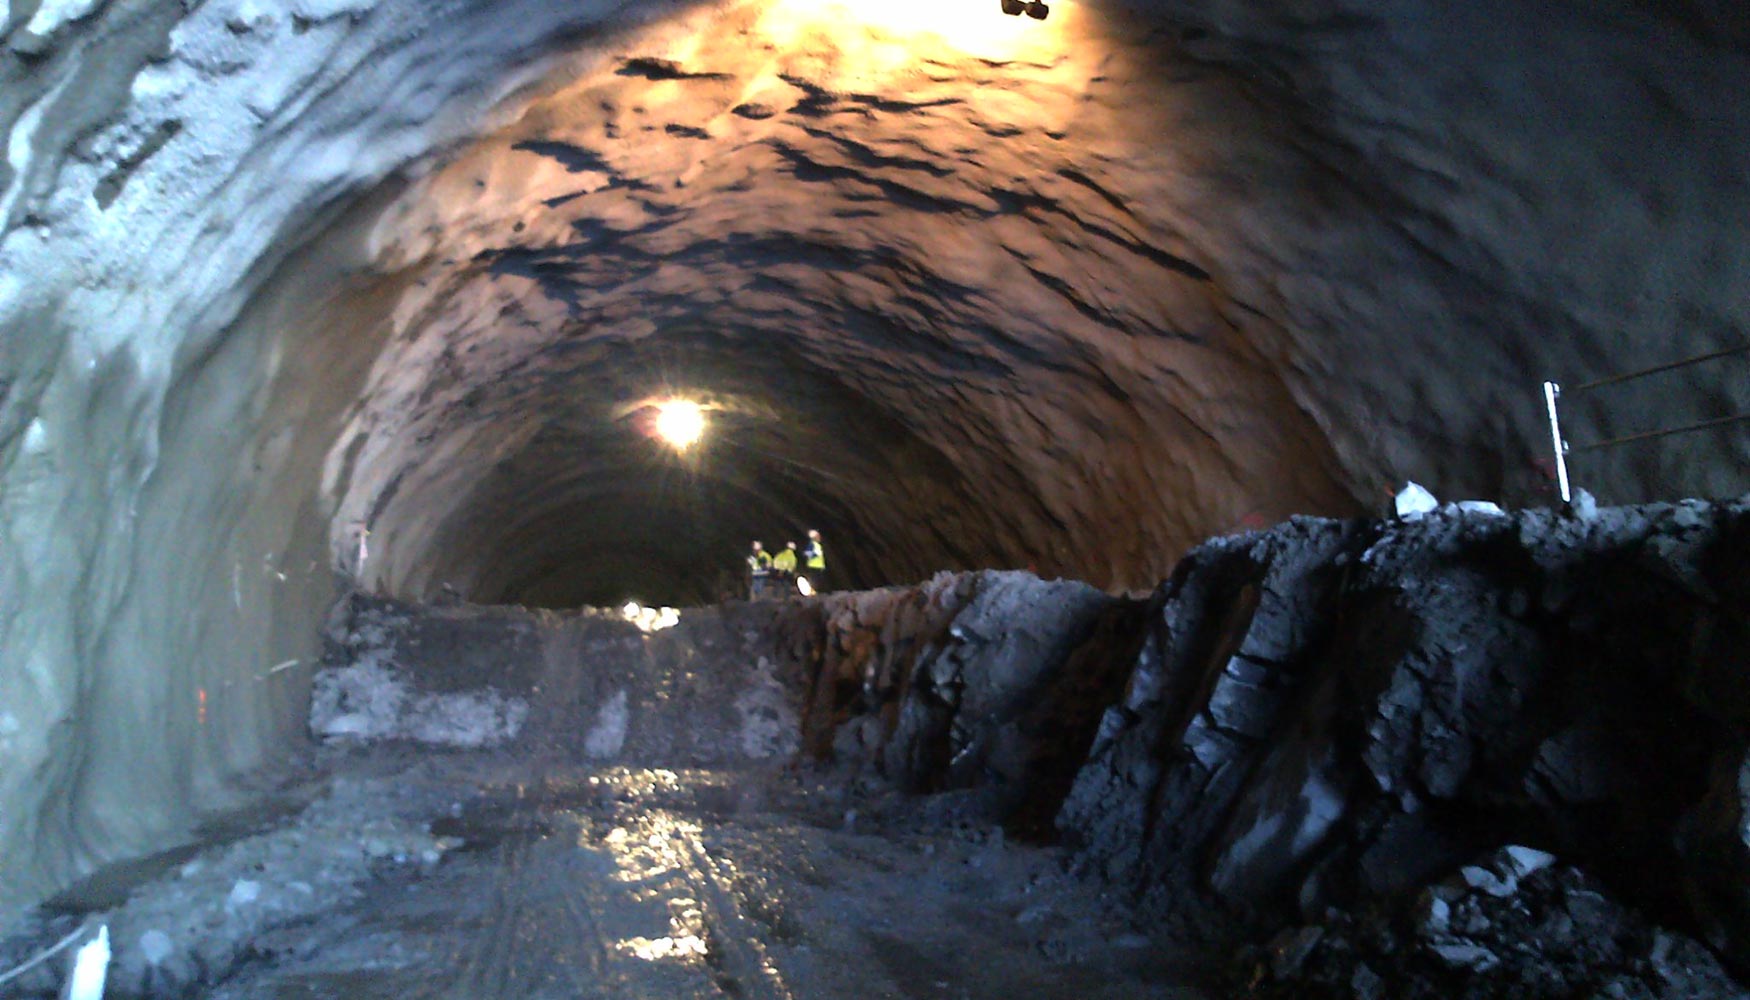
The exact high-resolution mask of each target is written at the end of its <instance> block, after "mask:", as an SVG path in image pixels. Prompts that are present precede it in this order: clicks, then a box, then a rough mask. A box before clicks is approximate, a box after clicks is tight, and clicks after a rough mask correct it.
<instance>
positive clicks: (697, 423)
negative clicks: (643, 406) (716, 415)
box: [656, 399, 705, 451]
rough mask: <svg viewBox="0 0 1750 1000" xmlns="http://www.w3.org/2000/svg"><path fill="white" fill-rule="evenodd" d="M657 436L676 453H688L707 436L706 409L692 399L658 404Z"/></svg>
mask: <svg viewBox="0 0 1750 1000" xmlns="http://www.w3.org/2000/svg"><path fill="white" fill-rule="evenodd" d="M656 435H657V437H660V438H662V439H663V440H664V441H666V442H668V444H669V446H670V447H672V448H674V450H676V451H686V450H687V449H688V448H690V447H692V446H693V445H694V444H697V443H698V441H699V439H700V438H701V437H704V436H705V408H704V407H702V406H700V405H699V404H698V403H695V402H693V401H692V400H690V399H671V400H668V401H666V402H662V403H658V404H656Z"/></svg>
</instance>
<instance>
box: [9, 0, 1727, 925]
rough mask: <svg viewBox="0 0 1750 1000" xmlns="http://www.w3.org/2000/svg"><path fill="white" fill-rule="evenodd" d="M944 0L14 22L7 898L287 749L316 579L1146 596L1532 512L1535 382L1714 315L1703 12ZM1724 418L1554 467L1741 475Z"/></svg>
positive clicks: (227, 0) (1690, 376)
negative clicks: (1471, 514)
mask: <svg viewBox="0 0 1750 1000" xmlns="http://www.w3.org/2000/svg"><path fill="white" fill-rule="evenodd" d="M978 6H979V5H978V4H976V3H969V4H964V5H955V6H954V7H953V8H952V9H949V8H947V7H946V6H945V5H942V4H933V3H926V2H923V0H890V2H887V3H879V4H875V3H862V4H841V3H834V2H829V0H732V2H715V3H709V4H698V3H687V2H668V3H643V2H639V3H630V2H619V3H616V2H613V0H594V2H582V3H564V4H555V3H550V2H547V0H510V2H495V3H476V2H466V0H288V2H286V3H283V4H262V3H258V2H254V0H213V2H208V3H200V4H188V3H176V2H172V0H115V2H110V3H85V2H70V3H59V2H36V0H24V2H20V3H14V4H10V5H8V6H7V7H6V8H5V9H4V11H3V12H0V41H3V46H4V51H0V125H4V127H5V128H6V130H7V139H8V141H7V144H6V148H7V155H6V157H5V163H4V164H0V664H3V665H4V669H3V670H0V907H10V906H12V905H15V904H14V903H13V902H12V901H15V900H18V901H25V900H30V899H34V898H38V897H40V896H42V895H43V894H45V893H47V892H49V891H51V890H52V889H53V888H54V887H56V886H59V885H62V884H65V883H66V882H67V881H68V880H70V879H71V878H73V877H75V876H76V875H78V874H79V873H81V872H83V871H86V870H88V869H89V868H90V867H91V866H92V865H94V864H96V863H97V862H99V861H102V860H105V859H113V858H116V857H119V856H124V855H134V854H139V853H143V852H148V851H152V850H156V849H159V848H162V847H164V846H166V845H167V843H168V842H169V841H171V840H173V839H174V838H175V837H176V835H177V834H178V833H179V832H182V831H186V830H187V828H188V827H189V825H190V823H191V822H192V821H193V818H194V816H195V813H196V812H197V811H198V807H199V806H202V805H211V804H215V803H219V802H223V801H225V800H227V799H228V798H230V797H231V795H230V793H229V791H228V789H229V785H228V779H229V778H231V777H233V776H235V775H236V774H238V773H239V772H242V771H245V770H247V769H249V768H251V767H254V766H256V765H258V764H261V763H262V762H264V761H268V760H273V759H275V758H276V757H277V755H278V754H279V752H280V751H281V750H282V749H283V748H285V747H287V746H288V745H291V743H292V742H293V741H296V740H298V739H301V738H302V737H303V735H304V711H305V708H306V705H307V695H308V693H309V685H310V680H311V678H310V673H311V670H312V669H313V667H314V664H315V663H316V661H317V659H318V657H317V649H316V642H315V639H314V638H313V636H314V633H315V629H314V628H313V625H314V623H316V622H317V621H319V620H320V616H321V615H322V613H323V611H324V610H325V609H326V608H327V607H328V606H329V605H330V604H331V603H332V601H333V599H334V597H335V595H336V593H337V588H336V586H335V581H334V580H333V578H332V570H335V569H340V570H342V571H343V572H345V573H347V574H350V575H353V576H356V577H358V578H360V579H362V580H363V581H364V582H365V583H366V584H368V585H370V586H376V587H381V588H382V589H383V590H385V591H387V592H389V593H393V594H396V595H399V596H403V597H426V598H429V597H433V596H435V595H437V594H438V593H440V592H442V589H443V587H444V586H445V585H446V584H449V585H453V586H454V588H455V589H456V590H457V591H458V592H460V593H462V594H464V595H465V596H467V597H469V598H471V599H474V600H478V601H498V600H515V601H522V602H527V603H531V604H547V605H553V606H575V605H576V604H578V603H580V602H583V601H590V602H594V603H611V602H618V601H621V600H624V599H627V598H639V599H649V600H654V601H667V602H670V603H683V602H698V601H705V600H708V599H711V598H713V597H715V596H717V595H718V594H719V593H720V592H721V590H722V588H721V587H720V586H718V584H719V583H720V581H719V579H717V578H718V575H719V574H718V571H719V569H720V568H723V567H728V566H732V565H734V559H735V554H736V553H737V552H739V551H740V550H741V549H742V548H743V547H744V546H745V544H746V541H747V540H748V539H749V538H752V537H762V536H765V537H766V540H767V541H768V542H770V541H773V540H774V539H773V536H772V533H773V532H780V533H782V534H784V535H789V534H792V533H798V532H800V530H802V529H804V528H806V527H810V526H814V527H819V528H822V529H824V530H825V533H826V536H827V539H828V544H829V546H830V547H832V550H833V552H834V553H835V557H834V558H835V569H836V570H838V571H841V572H842V573H843V574H844V576H843V579H844V580H845V581H848V582H851V583H855V584H858V585H873V584H879V583H883V582H887V581H893V580H901V579H906V580H910V579H918V578H921V577H923V576H925V575H927V574H928V573H931V572H934V571H936V570H938V569H941V568H943V567H960V568H965V567H974V566H1005V567H1019V566H1032V567H1035V568H1037V569H1038V570H1040V571H1041V572H1044V573H1046V574H1047V575H1058V574H1063V575H1070V576H1075V577H1077V578H1082V579H1086V580H1089V581H1091V582H1092V583H1093V584H1094V585H1096V586H1100V587H1113V588H1123V587H1142V588H1148V587H1152V586H1154V585H1155V584H1156V583H1157V582H1158V581H1159V579H1160V578H1161V577H1163V576H1164V575H1165V574H1166V573H1167V572H1169V571H1170V569H1171V567H1172V566H1173V565H1174V564H1175V563H1176V562H1177V560H1178V559H1179V557H1180V554H1181V553H1182V551H1183V550H1184V549H1185V548H1186V547H1188V546H1189V545H1192V544H1194V543H1195V542H1196V541H1198V540H1199V539H1201V538H1203V537H1205V536H1207V535H1209V534H1211V533H1215V532H1220V531H1225V530H1229V529H1231V528H1232V527H1234V526H1236V525H1242V524H1244V525H1254V526H1261V525H1263V524H1267V523H1271V522H1273V521H1275V520H1277V519H1279V518H1280V517H1283V516H1286V515H1288V514H1290V513H1294V512H1314V513H1319V514H1326V515H1349V514H1353V513H1356V512H1358V511H1360V510H1363V509H1365V508H1368V507H1372V506H1374V505H1376V504H1378V503H1380V502H1382V501H1383V499H1384V495H1385V494H1384V491H1385V490H1386V489H1387V488H1388V486H1396V485H1397V484H1398V483H1399V482H1400V481H1401V480H1402V479H1404V478H1414V479H1415V480H1417V481H1419V482H1423V483H1426V484H1428V485H1429V486H1430V487H1431V488H1432V489H1433V490H1434V492H1435V493H1437V494H1442V495H1446V494H1451V495H1488V496H1494V497H1498V498H1502V499H1505V500H1507V501H1509V502H1523V501H1525V500H1527V499H1531V498H1535V497H1538V496H1541V495H1543V493H1544V491H1546V490H1547V478H1548V477H1547V470H1545V469H1541V468H1539V467H1538V465H1537V463H1538V461H1539V460H1540V458H1541V456H1544V455H1545V454H1547V452H1546V451H1545V445H1544V441H1545V438H1544V429H1543V426H1542V424H1541V422H1540V421H1541V419H1542V418H1541V414H1540V413H1539V412H1538V409H1537V405H1538V400H1537V382H1538V381H1539V380H1540V379H1542V378H1546V377H1549V378H1557V379H1561V380H1564V381H1566V382H1569V383H1574V382H1584V381H1586V380H1588V379H1591V378H1594V377H1597V376H1601V375H1606V374H1610V373H1613V372H1619V371H1624V370H1627V369H1632V368H1637V367H1641V366H1643V365H1649V364H1655V363H1659V362H1664V361H1669V360H1672V359H1674V358H1676V357H1680V356H1686V355H1693V354H1701V353H1704V352H1706V351H1708V350H1711V349H1715V348H1723V347H1727V346H1730V345H1732V344H1733V343H1735V342H1737V341H1738V340H1739V339H1741V334H1740V333H1739V332H1738V331H1741V330H1742V329H1743V327H1744V318H1745V310H1746V308H1750V307H1747V306H1746V303H1750V295H1746V294H1745V291H1746V288H1745V285H1746V281H1747V280H1750V266H1747V265H1746V253H1747V251H1746V249H1745V247H1744V244H1743V241H1742V239H1741V233H1740V232H1739V230H1738V227H1737V226H1736V224H1735V222H1734V221H1733V220H1737V219H1740V218H1742V217H1744V215H1745V212H1746V210H1747V209H1750V185H1746V183H1745V181H1746V178H1745V169H1746V168H1745V163H1746V162H1747V161H1746V158H1745V156H1744V155H1743V152H1744V150H1745V148H1746V147H1747V145H1750V143H1747V140H1746V136H1747V130H1750V122H1746V120H1745V118H1744V116H1742V115H1741V114H1738V113H1737V112H1738V110H1739V109H1738V99H1737V96H1736V95H1738V94H1741V93H1743V92H1744V91H1745V90H1746V89H1747V87H1750V61H1747V60H1746V58H1745V52H1746V47H1747V44H1750V43H1747V33H1746V31H1745V26H1744V23H1743V18H1742V14H1741V11H1740V8H1739V6H1738V5H1736V4H1732V3H1728V2H1726V0H1693V2H1685V3H1681V4H1664V5H1653V4H1644V3H1641V4H1626V5H1616V6H1613V7H1611V8H1610V9H1608V10H1586V11H1577V10H1573V9H1570V8H1569V6H1564V5H1551V4H1546V3H1535V2H1531V0H1483V2H1479V3H1472V4H1469V5H1467V6H1465V7H1464V9H1463V10H1462V11H1442V12H1440V13H1439V14H1438V15H1436V14H1431V13H1430V12H1429V11H1427V10H1424V9H1423V8H1422V6H1420V5H1403V4H1400V5H1371V6H1363V5H1356V4H1351V3H1343V2H1340V0H1308V2H1302V3H1295V4H1278V3H1265V2H1262V0H1253V2H1248V0H1152V2H1137V3H1128V2H1122V0H1087V2H1081V3H1064V4H1061V5H1059V8H1060V9H1058V10H1057V11H1056V12H1054V14H1053V15H1052V17H1051V19H1049V20H1047V21H1045V22H1035V21H1032V20H1030V19H1028V18H1004V17H1003V16H1002V15H1001V14H1000V13H998V12H997V11H996V9H995V6H994V5H993V6H992V7H990V8H986V9H983V10H979V9H977V8H978ZM1747 386H1750V383H1747V382H1746V381H1745V380H1743V379H1742V378H1741V377H1738V376H1737V375H1736V374H1735V370H1734V369H1732V368H1730V367H1729V366H1727V367H1721V366H1718V365H1715V366H1698V367H1695V368H1691V369H1684V370H1682V371H1680V372H1674V373H1670V374H1668V375H1664V376H1660V377H1659V378H1658V379H1655V380H1649V381H1647V382H1644V383H1636V384H1630V385H1626V386H1619V387H1612V388H1609V389H1608V390H1600V391H1599V392H1596V393H1591V394H1580V393H1577V392H1576V393H1571V394H1570V396H1569V397H1568V399H1569V404H1570V408H1569V413H1568V419H1569V425H1570V428H1571V432H1572V434H1573V436H1574V437H1575V439H1576V441H1577V442H1583V441H1586V440H1597V439H1600V438H1604V437H1609V436H1612V435H1616V434H1619V433H1625V432H1631V431H1640V430H1647V429H1651V428H1653V427H1655V426H1661V425H1667V424H1672V423H1683V422H1687V421H1690V420H1702V419H1708V418H1714V417H1720V416H1727V415H1730V414H1733V413H1739V412H1743V411H1744V410H1745V409H1746V408H1747V406H1750V399H1747V397H1746V394H1747V393H1750V388H1747ZM672 393H685V394H688V395H691V396H695V397H697V398H699V399H701V400H703V401H705V402H706V403H708V404H709V405H710V406H711V407H712V409H711V410H710V411H709V412H710V414H711V416H712V418H713V421H714V425H715V430H714V431H713V432H712V435H711V436H710V438H708V441H707V445H706V447H705V448H703V449H702V450H701V451H698V452H696V453H694V454H693V455H691V456H690V457H688V458H686V459H685V460H675V459H673V458H672V457H668V456H665V454H664V453H663V452H662V451H661V449H660V446H657V445H656V444H655V443H654V442H652V441H651V440H649V438H648V437H647V436H646V434H645V433H644V432H645V431H646V430H647V429H648V428H647V427H646V423H647V420H646V418H647V416H648V413H647V408H646V407H645V406H644V405H643V404H647V403H649V402H651V401H653V400H656V399H659V398H661V397H663V396H666V395H669V394H672ZM1732 434H1733V431H1732V429H1731V428H1729V427H1728V428H1723V429H1720V430H1716V431H1713V432H1708V433H1704V434H1697V435H1692V436H1688V437H1684V438H1676V439H1670V440H1668V441H1665V442H1663V443H1662V444H1660V445H1658V446H1649V447H1637V448H1636V449H1634V450H1630V451H1624V452H1620V453H1609V454H1594V455H1589V456H1585V457H1581V456H1579V455H1577V456H1576V463H1577V469H1578V472H1579V474H1581V475H1582V476H1583V477H1584V479H1585V482H1586V483H1587V484H1588V485H1590V486H1592V487H1594V488H1595V489H1597V490H1598V491H1599V492H1600V494H1601V495H1603V496H1604V497H1605V498H1606V499H1607V500H1609V501H1612V502H1616V501H1621V500H1628V499H1644V498H1649V497H1657V496H1671V495H1704V496H1705V495H1722V494H1730V493H1735V492H1738V491H1740V490H1742V489H1743V488H1744V485H1745V484H1744V481H1743V478H1742V472H1743V469H1744V468H1745V467H1747V466H1750V461H1747V459H1750V455H1747V453H1746V443H1745V438H1744V437H1743V436H1742V435H1739V436H1735V437H1734V436H1732ZM366 529H368V530H369V531H370V532H371V534H370V536H369V538H368V545H366V546H364V547H361V546H359V545H358V538H357V535H358V532H359V531H360V530H366ZM361 554H366V558H364V559H362V560H361V559H360V558H359V557H360V555H361ZM294 660H295V661H297V662H296V664H294V665H293V666H291V667H289V668H286V669H284V670H279V669H278V668H280V667H281V666H282V665H284V664H286V663H289V662H291V661H294ZM1236 683H1238V684H1244V683H1248V682H1246V681H1245V680H1244V679H1240V680H1238V681H1236ZM1238 710H1239V709H1238V708H1237V707H1236V709H1235V711H1238ZM1224 711H1225V710H1224ZM1236 721H1240V723H1241V724H1242V725H1244V723H1243V720H1236ZM1718 808H1719V809H1720V810H1722V811H1723V812H1724V811H1729V809H1730V808H1735V807H1728V805H1726V804H1724V803H1722V804H1720V805H1719V807H1718ZM1723 812H1722V814H1723ZM3 918H4V914H3V913H0V919H3Z"/></svg>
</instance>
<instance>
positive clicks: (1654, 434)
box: [1573, 413, 1750, 451]
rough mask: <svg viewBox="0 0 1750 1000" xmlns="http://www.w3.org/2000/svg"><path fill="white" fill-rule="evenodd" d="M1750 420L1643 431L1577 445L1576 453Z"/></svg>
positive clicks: (1737, 418)
mask: <svg viewBox="0 0 1750 1000" xmlns="http://www.w3.org/2000/svg"><path fill="white" fill-rule="evenodd" d="M1745 420H1750V413H1740V414H1737V415H1736V416H1731V417H1720V418H1719V419H1717V420H1703V421H1702V422H1701V423H1699V424H1689V425H1687V426H1684V427H1667V428H1666V429H1664V430H1662V431H1643V432H1642V433H1640V434H1630V435H1628V436H1626V437H1619V438H1611V439H1610V440H1608V441H1594V442H1592V443H1591V444H1582V445H1577V446H1576V447H1575V448H1574V449H1573V450H1575V451H1597V450H1598V449H1600V448H1609V447H1611V446H1612V445H1619V444H1628V443H1630V442H1633V441H1650V440H1652V439H1653V438H1662V437H1670V436H1671V435H1673V434H1687V433H1689V432H1690V431H1705V430H1707V429H1708V428H1710V427H1724V426H1725V425H1727V424H1736V423H1741V422H1743V421H1745Z"/></svg>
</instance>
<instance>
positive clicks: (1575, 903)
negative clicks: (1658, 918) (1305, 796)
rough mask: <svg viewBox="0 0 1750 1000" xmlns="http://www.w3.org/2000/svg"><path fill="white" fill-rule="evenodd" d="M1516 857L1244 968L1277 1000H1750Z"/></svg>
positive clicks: (1598, 902)
mask: <svg viewBox="0 0 1750 1000" xmlns="http://www.w3.org/2000/svg"><path fill="white" fill-rule="evenodd" d="M1552 861H1553V859H1552V858H1551V857H1550V856H1549V855H1547V854H1544V853H1542V852H1541V851H1533V850H1531V849H1529V848H1525V847H1507V848H1504V849H1503V850H1501V851H1499V852H1496V853H1495V854H1493V855H1491V856H1490V857H1488V858H1485V859H1479V863H1478V864H1474V865H1466V866H1465V867H1464V868H1463V869H1461V870H1460V871H1459V872H1456V873H1454V874H1453V875H1451V876H1448V877H1447V878H1444V879H1442V880H1440V881H1439V882H1436V883H1434V884H1433V885H1431V886H1429V887H1428V888H1427V889H1425V890H1424V891H1423V892H1422V893H1421V894H1420V895H1419V896H1418V897H1416V899H1415V901H1414V903H1413V904H1408V905H1404V904H1400V905H1399V906H1398V907H1397V908H1396V909H1395V910H1394V909H1392V908H1390V907H1386V906H1375V907H1372V908H1370V909H1369V911H1368V912H1366V913H1364V914H1362V915H1360V916H1355V915H1351V914H1347V913H1342V912H1337V911H1333V913H1332V914H1331V916H1330V918H1329V919H1328V920H1327V921H1326V922H1324V923H1321V924H1317V925H1311V926H1306V927H1300V928H1294V929H1289V930H1284V931H1283V932H1282V933H1280V934H1278V935H1277V936H1276V937H1275V938H1274V939H1273V940H1272V941H1271V942H1270V944H1269V946H1268V947H1267V948H1263V949H1256V950H1254V951H1253V952H1251V953H1249V954H1248V956H1247V961H1246V962H1244V963H1242V966H1241V968H1240V969H1239V970H1237V972H1238V975H1237V977H1236V978H1237V979H1238V980H1239V981H1240V984H1239V988H1238V989H1237V991H1236V993H1237V995H1240V996H1245V997H1255V998H1260V1000H1261V998H1266V997H1281V998H1284V1000H1287V998H1290V997H1294V998H1300V997H1308V998H1326V997H1329V998H1333V1000H1336V998H1341V1000H1381V998H1385V997H1405V998H1410V1000H1419V998H1424V997H1426V998H1430V1000H1432V998H1435V997H1440V998H1445V997H1454V998H1464V1000H1473V998H1474V1000H1481V998H1485V997H1489V998H1492V997H1501V998H1503V1000H1506V998H1512V997H1571V996H1588V997H1590V996H1605V997H1622V998H1625V1000H1629V998H1632V1000H1643V998H1646V1000H1651V998H1655V997H1661V998H1662V997H1669V998H1672V1000H1677V998H1692V997H1693V998H1700V997H1721V998H1725V997H1744V996H1747V995H1750V993H1746V991H1744V990H1743V989H1741V988H1740V987H1739V986H1738V985H1737V984H1736V983H1734V982H1732V980H1731V977H1730V976H1728V975H1726V973H1725V972H1724V970H1722V969H1721V968H1720V965H1719V962H1718V961H1717V960H1715V958H1714V957H1713V955H1711V954H1709V953H1708V951H1707V949H1705V948H1703V947H1701V946H1700V945H1698V944H1697V943H1696V942H1695V941H1694V940H1692V939H1690V938H1687V937H1684V936H1683V935H1681V934H1673V933H1671V932H1670V931H1666V930H1662V929H1659V928H1657V927H1654V926H1652V925H1651V924H1649V923H1648V922H1647V921H1646V920H1645V919H1644V918H1642V917H1640V916H1639V915H1638V914H1635V913H1634V912H1632V911H1630V910H1626V909H1624V908H1623V907H1622V905H1621V904H1620V903H1619V902H1618V901H1617V900H1615V899H1613V898H1612V897H1611V894H1610V893H1609V891H1608V890H1606V889H1604V888H1603V887H1601V886H1599V885H1598V884H1597V883H1596V881H1595V880H1593V879H1590V878H1588V877H1587V876H1586V875H1585V874H1584V873H1582V872H1580V871H1577V870H1575V869H1573V868H1571V867H1566V866H1555V867H1551V862H1552Z"/></svg>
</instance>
